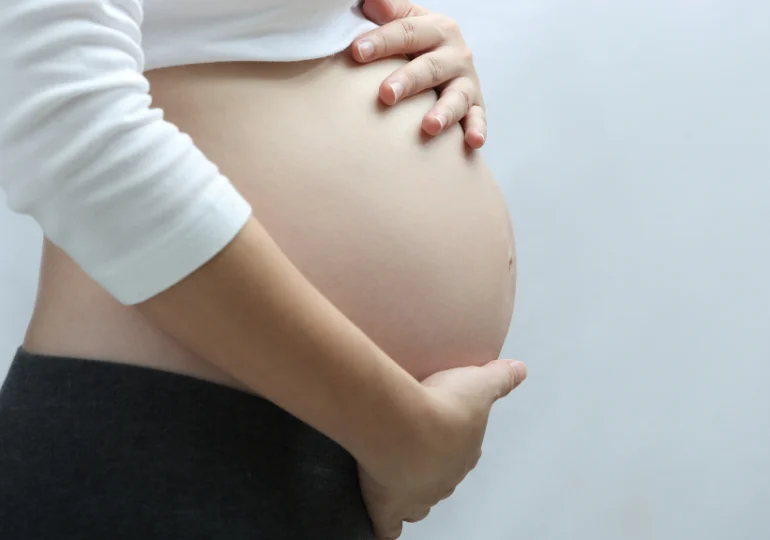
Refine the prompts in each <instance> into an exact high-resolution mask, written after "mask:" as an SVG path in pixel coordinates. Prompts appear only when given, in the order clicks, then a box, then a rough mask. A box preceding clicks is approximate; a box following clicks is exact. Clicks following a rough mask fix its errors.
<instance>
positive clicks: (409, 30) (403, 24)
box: [398, 19, 417, 50]
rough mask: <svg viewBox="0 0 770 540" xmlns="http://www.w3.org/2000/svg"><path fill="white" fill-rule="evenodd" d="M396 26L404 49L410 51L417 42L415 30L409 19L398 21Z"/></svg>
mask: <svg viewBox="0 0 770 540" xmlns="http://www.w3.org/2000/svg"><path fill="white" fill-rule="evenodd" d="M398 25H399V27H400V29H401V34H402V38H403V40H404V48H406V49H407V50H411V49H412V47H414V45H415V43H416V42H417V30H416V28H415V27H414V24H413V23H412V21H411V20H409V19H399V20H398Z"/></svg>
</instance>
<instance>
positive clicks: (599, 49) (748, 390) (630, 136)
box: [0, 0, 770, 540]
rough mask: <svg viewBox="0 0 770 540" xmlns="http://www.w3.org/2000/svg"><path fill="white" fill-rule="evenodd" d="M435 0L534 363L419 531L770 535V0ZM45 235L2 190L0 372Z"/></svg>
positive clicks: (601, 539)
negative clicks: (460, 49) (480, 96)
mask: <svg viewBox="0 0 770 540" xmlns="http://www.w3.org/2000/svg"><path fill="white" fill-rule="evenodd" d="M425 5H428V6H429V7H432V8H434V9H437V10H441V11H444V12H446V13H449V14H451V15H452V16H453V17H454V18H456V19H457V20H458V21H460V23H461V25H462V27H463V29H464V32H465V34H466V36H467V39H468V41H469V42H470V43H471V45H472V48H473V50H474V51H475V54H476V58H477V63H478V66H479V70H480V73H481V75H482V78H483V83H484V89H485V94H486V98H487V102H488V106H489V119H490V137H489V142H488V146H487V150H486V156H487V159H488V160H489V162H490V164H491V165H492V167H493V169H494V170H495V172H496V173H497V177H498V179H499V181H500V183H501V184H502V185H503V187H504V189H505V193H506V197H507V199H508V202H509V205H510V207H511V210H512V213H513V217H514V221H515V226H516V232H517V238H518V254H519V294H518V299H517V306H516V313H515V316H514V323H513V326H512V329H511V334H510V336H509V340H508V344H507V346H506V351H505V353H506V356H515V357H517V358H520V359H523V360H525V361H527V363H528V364H529V366H530V373H531V376H530V380H528V381H527V383H526V384H525V385H524V386H522V387H521V388H520V389H519V390H517V391H516V392H515V393H514V395H513V396H512V397H511V398H509V399H508V400H506V401H505V402H503V403H501V404H500V405H499V406H498V407H497V409H496V410H495V412H494V415H493V419H492V423H491V426H490V431H489V434H488V437H487V444H486V447H485V457H484V460H483V461H482V463H481V465H480V467H479V468H478V469H477V470H476V471H475V472H474V473H473V474H472V475H471V477H469V479H468V480H467V482H466V483H465V484H463V485H462V486H461V488H460V489H459V490H458V492H457V494H456V495H455V497H454V498H453V499H451V500H450V501H448V502H446V503H444V504H443V505H441V506H440V507H439V508H437V509H435V510H434V512H433V513H432V514H431V517H430V518H429V519H428V520H427V521H426V522H424V523H422V524H419V525H415V526H410V527H408V528H407V533H406V535H405V538H406V539H407V540H433V539H442V540H503V539H505V540H513V539H532V540H551V539H554V540H556V539H558V540H617V539H621V540H636V539H644V540H653V539H654V540H682V539H685V540H691V539H699V540H744V539H745V540H764V539H768V538H770V512H768V509H769V508H770V395H768V380H769V379H770V362H769V360H770V238H769V237H770V103H768V100H770V30H769V29H770V2H767V1H765V0H753V1H752V0H666V1H664V0H625V1H624V0H615V1H610V0H605V1H599V0H581V1H580V2H577V1H574V2H572V1H569V0H513V1H507V0H506V1H503V0H498V1H491V0H489V1H487V2H465V1H460V0H452V1H448V0H447V1H443V2H440V1H439V0H432V1H429V2H426V4H425ZM39 244H40V237H39V233H38V231H37V228H36V227H35V226H34V225H33V224H32V223H31V222H30V220H28V219H26V218H22V217H19V216H14V215H11V214H10V212H9V211H8V209H7V208H6V207H5V206H4V200H0V378H1V377H2V374H3V373H4V372H5V370H6V369H7V364H8V361H9V360H10V358H11V356H12V354H13V351H14V350H15V348H16V346H17V345H18V344H19V342H20V340H21V336H22V333H23V329H24V326H25V324H26V322H27V318H28V316H29V314H30V311H31V307H32V301H33V294H34V288H35V281H36V271H37V264H38V254H37V251H38V247H39Z"/></svg>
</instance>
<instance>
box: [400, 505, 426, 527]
mask: <svg viewBox="0 0 770 540" xmlns="http://www.w3.org/2000/svg"><path fill="white" fill-rule="evenodd" d="M428 514H430V507H426V508H421V509H419V510H416V511H415V512H412V513H411V514H410V515H409V516H408V517H406V518H405V519H404V521H406V522H407V523H417V522H418V521H422V520H423V519H425V518H426V517H428Z"/></svg>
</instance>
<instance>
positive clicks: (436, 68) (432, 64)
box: [426, 56, 444, 86]
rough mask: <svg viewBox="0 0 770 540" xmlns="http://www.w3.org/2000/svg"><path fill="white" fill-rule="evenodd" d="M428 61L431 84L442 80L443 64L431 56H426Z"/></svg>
mask: <svg viewBox="0 0 770 540" xmlns="http://www.w3.org/2000/svg"><path fill="white" fill-rule="evenodd" d="M426 58H427V61H428V70H429V71H430V80H431V83H432V85H433V86H437V85H439V84H441V83H442V82H443V80H444V79H443V75H444V66H443V65H441V62H440V61H439V60H438V59H436V58H435V57H433V56H426Z"/></svg>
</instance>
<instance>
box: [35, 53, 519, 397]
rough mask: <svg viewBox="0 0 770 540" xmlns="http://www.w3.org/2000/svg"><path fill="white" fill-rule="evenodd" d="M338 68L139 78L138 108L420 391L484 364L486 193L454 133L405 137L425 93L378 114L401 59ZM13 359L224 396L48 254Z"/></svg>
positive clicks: (491, 256)
mask: <svg viewBox="0 0 770 540" xmlns="http://www.w3.org/2000/svg"><path fill="white" fill-rule="evenodd" d="M348 54H349V53H347V52H346V53H342V54H340V55H337V56H335V57H331V58H327V59H322V60H315V61H308V62H299V63H290V64H286V63H273V64H267V63H239V64H235V63H234V64H209V65H198V66H186V67H179V68H170V69H162V70H158V71H155V72H149V73H147V76H148V78H149V80H150V83H151V92H152V94H153V104H154V106H157V107H160V108H162V109H164V110H165V112H166V118H167V119H168V120H169V121H171V122H174V123H175V124H177V125H178V126H179V127H180V128H181V129H182V130H183V131H185V132H187V133H189V134H190V135H191V136H192V137H193V139H194V140H195V141H196V143H197V144H198V146H199V147H200V148H201V149H202V150H203V152H204V153H206V155H207V156H208V157H209V158H211V159H212V160H213V161H214V162H215V163H217V164H218V165H219V167H220V168H221V170H222V171H223V173H224V174H226V175H227V176H228V177H229V178H230V179H231V181H232V182H233V184H234V185H235V186H236V187H237V188H238V189H239V190H240V191H241V193H242V194H243V195H244V196H245V197H246V198H247V199H248V200H249V201H250V202H251V204H252V205H253V208H254V214H255V216H256V217H257V219H259V220H260V221H261V222H262V223H263V224H264V225H265V227H266V228H267V230H268V231H269V232H270V233H271V234H272V236H273V237H274V238H275V240H276V241H277V242H278V244H279V245H280V246H281V247H282V248H283V250H284V251H285V252H286V253H287V255H288V256H289V257H290V258H291V259H292V261H293V262H294V263H295V264H296V265H297V267H298V268H299V269H300V270H301V271H302V272H303V273H304V274H305V275H306V276H307V277H308V279H310V280H311V282H313V283H314V284H315V286H316V287H318V289H319V290H320V291H321V292H323V293H324V294H326V295H327V297H329V298H330V300H331V301H332V302H334V303H335V304H336V305H337V306H338V307H339V308H340V309H341V310H342V311H343V312H344V313H346V314H347V315H348V316H349V317H350V318H351V319H352V320H353V321H354V322H355V323H357V324H358V325H359V326H360V327H361V328H362V329H363V330H364V331H365V332H366V333H367V334H368V335H369V336H370V337H371V338H372V339H374V340H375V341H376V342H377V343H378V344H379V345H380V346H381V347H382V348H383V349H384V350H385V351H386V352H388V353H389V354H390V355H391V356H392V357H393V358H394V360H396V361H397V362H399V363H400V364H401V365H403V366H404V367H405V368H406V369H407V370H408V371H409V372H411V373H412V374H414V375H415V376H416V377H418V378H422V377H424V376H426V375H428V374H430V373H433V372H435V371H439V370H442V369H446V368H449V367H455V366H460V365H469V364H479V363H483V362H486V361H488V360H491V359H494V358H496V357H497V355H498V354H499V352H500V348H501V346H502V343H503V340H504V339H505V336H506V333H507V331H508V325H509V323H510V317H511V313H512V309H513V299H514V290H515V256H514V244H513V235H512V232H511V225H510V221H509V217H508V212H507V208H506V205H505V202H504V200H503V198H502V195H501V193H500V191H499V189H498V187H497V185H496V183H495V181H494V179H493V177H492V175H491V174H490V171H489V169H488V168H487V166H486V165H485V164H484V161H483V159H482V157H481V155H480V154H479V153H478V152H475V153H474V152H469V151H467V149H466V148H465V147H464V142H463V136H462V130H461V129H460V128H459V127H457V126H456V127H453V128H451V129H450V130H449V131H448V132H447V133H444V134H442V135H441V136H439V137H437V138H435V139H428V138H426V137H423V136H422V135H421V134H420V121H421V118H422V116H423V114H425V113H426V112H427V111H428V110H429V108H430V106H431V105H432V103H434V102H435V99H436V98H435V95H434V94H433V93H432V92H427V93H424V94H422V95H420V96H418V97H415V98H410V99H409V100H407V101H405V102H403V103H401V104H399V105H397V106H395V107H393V108H384V107H382V106H381V105H379V104H378V102H377V97H376V96H377V89H378V86H379V84H380V82H381V81H382V80H383V79H384V78H385V77H386V76H387V75H388V74H389V73H391V72H392V71H393V70H395V69H396V68H397V67H398V66H399V65H401V64H403V63H404V61H403V60H398V59H390V60H386V61H380V62H376V63H374V64H371V65H368V66H358V65H354V64H353V63H352V61H350V60H348ZM137 219H141V216H137ZM24 346H25V348H27V349H28V350H30V351H32V352H38V353H44V354H54V355H64V356H77V357H86V358H93V359H103V360H108V361H116V362H126V363H131V364H139V365H145V366H149V367H155V368H160V369H166V370H170V371H174V372H179V373H185V374H189V375H193V376H196V377H200V378H203V379H208V380H213V381H217V382H222V383H225V384H232V385H235V383H234V382H233V381H231V380H229V379H228V378H227V377H226V376H225V375H223V374H221V373H220V372H219V371H218V370H217V369H216V368H215V367H214V366H212V365H210V364H208V363H207V362H206V361H205V360H204V359H201V358H197V357H195V355H193V354H191V353H190V352H189V351H187V350H185V349H184V348H183V347H182V346H181V345H179V344H178V343H176V342H175V341H174V340H172V339H171V338H170V337H168V336H167V335H165V334H163V333H162V332H160V331H159V330H157V329H155V328H154V327H153V326H152V325H150V324H149V323H148V322H147V321H146V320H144V319H143V318H142V316H141V315H140V314H139V313H138V311H137V310H136V309H135V308H132V307H128V306H123V305H120V304H119V303H117V302H116V301H115V300H114V299H112V298H111V297H110V296H109V295H108V294H107V293H106V292H104V291H103V290H102V289H101V288H100V287H99V286H98V285H96V284H95V283H94V282H92V281H91V280H90V279H89V278H88V277H87V276H85V274H83V273H82V272H81V271H80V270H79V269H78V267H77V266H76V265H75V264H74V263H73V262H72V261H71V260H70V259H69V258H68V257H67V256H66V255H65V254H64V253H63V252H61V251H60V250H58V249H57V248H56V247H54V246H52V245H51V244H49V243H46V245H45V248H44V257H43V263H42V269H41V277H40V289H39V294H38V299H37V304H36V308H35V312H34V315H33V318H32V321H31V323H30V326H29V331H28V334H27V337H26V340H25V343H24ZM254 354H255V355H259V354H262V355H270V351H254Z"/></svg>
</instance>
